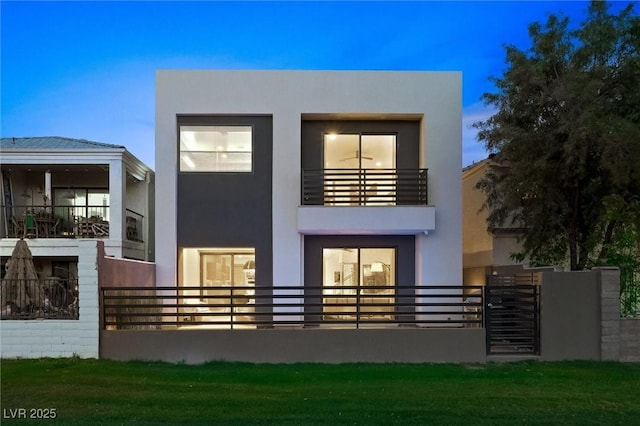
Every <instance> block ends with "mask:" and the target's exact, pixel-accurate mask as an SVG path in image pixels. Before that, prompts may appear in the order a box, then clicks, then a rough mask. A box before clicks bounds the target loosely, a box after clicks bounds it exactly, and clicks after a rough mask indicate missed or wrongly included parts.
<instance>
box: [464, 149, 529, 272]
mask: <svg viewBox="0 0 640 426" xmlns="http://www.w3.org/2000/svg"><path fill="white" fill-rule="evenodd" d="M489 167H494V168H496V167H498V168H505V167H506V166H505V165H504V164H498V163H496V162H495V161H494V160H493V159H492V158H487V159H485V160H482V161H480V162H478V163H475V164H472V165H471V166H468V167H465V168H464V169H463V170H462V219H463V220H462V234H463V261H462V262H463V267H464V270H463V283H464V284H465V285H482V284H485V283H486V279H487V276H489V275H493V274H513V273H515V272H517V271H520V270H522V268H523V267H524V266H525V265H526V263H521V262H517V261H515V260H514V259H512V257H511V255H512V253H517V252H520V251H521V250H522V246H521V243H520V242H519V241H518V236H519V235H520V230H519V229H518V227H517V226H514V225H513V224H510V223H506V224H504V226H499V227H490V226H489V225H488V224H487V217H488V211H487V210H486V209H483V208H482V206H483V204H484V202H485V194H484V193H483V192H482V190H480V189H478V188H476V185H477V184H478V182H479V181H480V180H481V179H482V178H483V177H484V176H485V174H486V173H487V170H488V168H489ZM525 261H526V260H525Z"/></svg>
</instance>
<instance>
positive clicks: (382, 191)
mask: <svg viewBox="0 0 640 426" xmlns="http://www.w3.org/2000/svg"><path fill="white" fill-rule="evenodd" d="M427 200H428V198H427V169H324V170H303V173H302V203H301V206H300V207H298V232H299V233H301V234H305V235H320V234H325V235H331V234H341V235H349V234H351V235H359V234H377V235H385V234H387V235H415V234H420V233H427V232H429V231H432V230H434V229H435V207H434V206H430V205H427Z"/></svg>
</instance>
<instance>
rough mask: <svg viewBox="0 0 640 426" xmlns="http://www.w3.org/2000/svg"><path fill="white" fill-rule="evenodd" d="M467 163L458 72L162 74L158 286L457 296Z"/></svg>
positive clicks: (159, 82)
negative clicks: (446, 289) (417, 289)
mask: <svg viewBox="0 0 640 426" xmlns="http://www.w3.org/2000/svg"><path fill="white" fill-rule="evenodd" d="M460 166H461V73H459V72H382V71H381V72H360V71H346V72H342V71H237V70H230V71H213V70H161V71H158V72H157V73H156V179H157V185H158V188H161V193H162V196H159V197H157V199H156V224H157V226H156V230H157V234H156V235H157V236H156V248H157V252H156V259H157V269H156V274H157V284H158V286H172V285H176V284H177V285H178V286H198V287H200V290H199V292H200V297H202V298H204V297H205V296H206V295H207V294H212V293H208V290H207V287H208V286H211V287H219V286H221V285H222V286H230V287H234V286H239V287H246V286H250V287H252V286H255V291H258V292H260V293H261V294H268V295H271V296H274V297H277V295H278V294H279V292H281V291H282V289H280V290H274V289H273V287H274V286H285V287H286V286H292V287H296V286H303V287H305V288H306V287H307V286H322V288H323V289H324V292H323V294H324V295H327V294H334V295H337V296H339V295H346V294H348V295H350V296H351V297H352V299H353V297H355V295H362V294H364V293H366V292H365V291H361V290H363V289H365V287H366V286H369V285H386V286H394V285H398V286H401V285H403V286H406V285H421V286H429V285H434V286H436V285H460V284H461V282H462V251H461V248H462V218H461V211H462V208H461V207H462V205H461V203H462V197H461V185H460V175H459V173H460V172H459V170H460ZM343 288H349V291H342V289H343ZM252 292H253V291H249V292H248V293H252ZM303 293H304V290H303ZM248 296H250V295H248ZM301 296H302V297H305V298H306V297H307V295H306V294H305V295H301ZM388 296H389V297H388V299H387V300H389V301H392V300H393V298H394V296H395V295H394V291H393V290H390V293H388ZM346 299H347V298H346V297H345V298H344V300H346ZM246 300H247V303H252V300H251V297H248V298H247V299H246ZM324 300H325V301H326V300H328V298H325V299H324ZM335 300H338V301H340V300H343V298H340V297H337V298H336V299H335ZM379 300H381V298H379V299H378V301H379ZM360 302H362V303H366V301H365V300H364V299H361V300H360ZM336 309H337V310H336V311H332V313H334V314H340V309H339V308H336ZM324 312H325V313H327V310H325V311H324ZM274 314H277V312H274Z"/></svg>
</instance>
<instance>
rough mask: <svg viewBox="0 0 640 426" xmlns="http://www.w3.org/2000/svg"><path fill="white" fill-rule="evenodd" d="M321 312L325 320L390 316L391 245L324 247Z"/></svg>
mask: <svg viewBox="0 0 640 426" xmlns="http://www.w3.org/2000/svg"><path fill="white" fill-rule="evenodd" d="M322 258H323V268H322V269H323V292H322V293H323V315H324V319H327V320H349V321H353V320H355V319H358V320H381V321H385V320H391V319H393V318H394V307H393V305H394V301H395V293H396V291H395V285H396V249H395V248H324V249H323V251H322Z"/></svg>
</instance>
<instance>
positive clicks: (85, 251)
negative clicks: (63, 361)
mask: <svg viewBox="0 0 640 426" xmlns="http://www.w3.org/2000/svg"><path fill="white" fill-rule="evenodd" d="M77 243H78V287H79V289H78V292H79V294H78V298H79V308H80V315H79V319H78V320H46V319H38V320H22V321H13V320H4V321H0V357H1V358H42V357H69V356H74V355H78V356H80V357H81V358H97V357H98V354H99V332H100V330H99V326H100V321H99V319H100V309H99V299H98V268H97V243H98V241H96V240H79V241H78V242H77Z"/></svg>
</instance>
